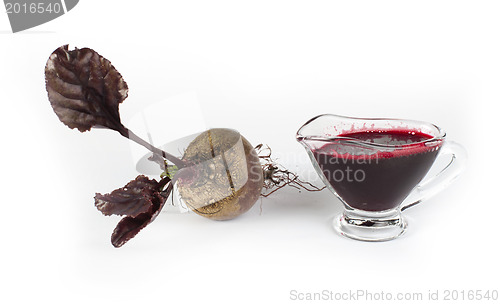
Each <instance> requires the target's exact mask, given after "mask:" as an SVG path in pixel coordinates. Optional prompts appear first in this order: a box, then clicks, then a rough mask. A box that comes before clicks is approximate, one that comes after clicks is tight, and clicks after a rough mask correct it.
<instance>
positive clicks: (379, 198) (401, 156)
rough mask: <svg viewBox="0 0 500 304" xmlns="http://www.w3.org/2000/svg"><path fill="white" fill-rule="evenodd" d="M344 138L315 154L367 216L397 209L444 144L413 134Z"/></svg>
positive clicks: (397, 132) (340, 190)
mask: <svg viewBox="0 0 500 304" xmlns="http://www.w3.org/2000/svg"><path fill="white" fill-rule="evenodd" d="M339 136H341V137H342V138H335V139H334V140H332V141H330V142H328V143H326V144H325V145H323V146H320V147H319V148H317V149H315V150H313V154H314V157H315V158H316V160H317V162H318V164H319V167H320V168H321V170H322V171H323V174H324V175H325V177H326V179H327V180H328V181H329V182H330V184H331V185H332V187H333V188H334V189H335V191H336V192H337V194H338V195H339V196H340V197H341V198H342V199H343V200H344V202H346V203H347V204H348V205H349V206H351V207H353V208H356V209H361V210H366V211H384V210H389V209H393V208H395V207H397V206H398V205H399V204H400V203H401V202H402V201H403V200H404V199H405V198H406V196H408V194H409V193H410V191H411V190H412V189H413V188H414V187H415V186H416V185H417V184H418V183H419V182H420V181H421V180H422V178H423V177H424V176H425V174H426V173H427V171H428V170H429V168H430V167H431V166H432V164H433V162H434V160H435V159H436V156H437V154H438V152H439V148H440V146H441V142H440V141H438V142H437V143H436V142H434V143H433V144H431V145H429V142H428V140H429V139H431V138H432V136H430V135H427V134H423V133H420V132H417V131H412V130H399V129H397V130H388V131H378V130H375V131H374V130H370V131H362V132H352V133H344V134H342V135H339ZM347 138H350V139H347ZM359 142H364V143H367V144H368V145H363V144H361V145H360V144H359ZM371 144H374V145H371ZM377 144H378V145H384V147H381V148H380V149H379V148H377V147H376V145H377ZM388 145H389V146H390V147H389V146H388Z"/></svg>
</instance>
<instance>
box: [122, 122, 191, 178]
mask: <svg viewBox="0 0 500 304" xmlns="http://www.w3.org/2000/svg"><path fill="white" fill-rule="evenodd" d="M119 132H120V134H121V135H122V136H124V137H126V138H128V139H130V140H133V141H135V142H136V143H138V144H139V145H141V146H143V147H145V148H146V149H148V150H149V151H151V152H153V153H155V154H158V155H160V156H161V157H163V158H165V159H166V160H168V161H170V162H172V163H173V164H174V165H176V166H177V168H179V169H181V168H184V167H185V166H186V163H185V162H184V161H182V160H181V159H179V158H177V157H175V156H173V155H172V154H170V153H167V152H165V151H163V150H161V149H159V148H157V147H155V146H153V145H151V144H150V143H148V142H147V141H145V140H144V139H142V138H140V137H139V136H137V135H136V134H135V133H134V132H132V131H130V130H129V129H127V128H125V127H124V128H123V129H122V130H119Z"/></svg>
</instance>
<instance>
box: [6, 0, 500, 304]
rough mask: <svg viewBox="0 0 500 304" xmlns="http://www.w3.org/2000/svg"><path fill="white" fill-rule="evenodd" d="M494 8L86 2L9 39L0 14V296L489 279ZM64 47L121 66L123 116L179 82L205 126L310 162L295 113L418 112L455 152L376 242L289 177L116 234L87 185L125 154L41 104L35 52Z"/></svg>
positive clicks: (268, 291)
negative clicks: (454, 161) (396, 233)
mask: <svg viewBox="0 0 500 304" xmlns="http://www.w3.org/2000/svg"><path fill="white" fill-rule="evenodd" d="M499 15H500V5H499V4H498V2H496V1H331V0H329V1H274V0H266V1H258V0H254V1H140V2H139V1H119V2H118V1H96V0H93V1H90V0H88V1H80V3H79V4H78V5H77V6H76V7H75V8H74V9H73V10H72V11H70V12H68V13H67V14H66V15H64V16H62V17H60V18H58V19H56V20H53V21H51V22H49V23H47V24H44V25H41V26H38V27H36V28H33V29H31V30H27V31H25V32H21V33H17V34H12V33H11V32H10V26H9V23H8V19H7V15H6V14H4V13H3V12H2V14H0V31H1V32H0V102H1V105H2V107H1V112H0V113H1V119H0V130H1V132H2V133H1V135H2V136H1V138H2V143H1V150H0V157H1V159H2V162H3V164H2V175H3V179H2V188H1V189H2V195H1V197H2V198H1V209H0V210H1V212H2V219H1V221H0V227H1V234H0V235H1V239H0V249H1V250H0V265H1V270H0V278H2V281H3V282H2V283H1V285H0V302H2V303H40V302H46V303H117V302H120V303H138V302H140V303H187V302H190V303H203V302H205V303H216V302H217V303H260V302H266V303H288V302H299V301H291V300H290V291H291V290H297V291H298V292H321V291H322V290H324V289H326V290H331V291H334V292H346V291H349V290H353V289H354V290H355V289H367V290H368V291H371V292H380V291H384V292H386V293H387V292H392V293H397V292H422V293H423V294H424V296H425V297H426V296H427V293H428V291H429V290H439V291H440V295H443V292H444V290H445V289H457V290H462V289H465V290H469V289H472V290H476V289H482V290H486V289H496V290H498V289H500V286H499V281H498V272H499V271H500V267H499V262H498V257H499V254H500V252H499V250H498V245H497V244H498V240H499V239H498V232H499V223H498V221H497V217H498V214H500V207H499V199H498V191H497V188H498V172H499V169H500V168H499V161H498V155H497V154H498V151H499V148H500V147H499V144H498V123H497V121H498V115H499V110H498V106H496V104H498V102H499V98H500V90H499V88H500V72H499V71H500V56H499V54H500V40H499V36H500V35H499V32H500V18H499V17H498V16H499ZM67 43H69V44H70V47H71V48H72V47H74V46H77V47H91V48H93V49H95V50H97V51H98V52H99V53H100V54H101V55H103V56H105V57H106V58H108V59H110V60H111V61H112V63H113V64H114V66H115V67H116V68H117V69H118V70H119V71H120V72H121V74H122V75H123V76H124V78H125V80H126V81H127V83H128V85H129V87H130V93H129V98H128V99H127V100H126V101H125V102H124V103H123V105H122V106H121V108H120V111H121V115H122V120H123V121H124V122H126V121H128V120H130V119H131V118H132V117H134V115H136V114H137V113H139V112H140V111H141V110H143V109H145V108H146V107H147V106H149V105H152V104H154V103H157V102H159V101H164V100H168V99H169V98H174V97H175V96H178V95H180V94H196V96H197V97H196V100H197V102H198V103H199V105H200V106H201V111H202V113H203V117H204V120H205V121H204V122H203V124H202V125H205V126H206V127H214V126H222V127H230V128H234V129H237V130H239V131H240V132H241V133H242V134H243V135H244V136H246V137H247V138H248V139H249V140H250V141H251V142H252V143H253V144H255V145H256V144H257V143H267V144H269V145H270V146H272V147H273V150H274V152H275V153H276V156H282V160H283V161H284V162H285V163H286V164H287V165H288V166H289V167H290V169H294V170H298V171H300V172H303V173H305V174H306V175H307V174H309V175H311V176H313V175H312V174H310V172H312V168H311V166H310V164H308V162H307V159H306V155H305V151H304V150H303V148H302V147H301V146H300V145H299V144H298V143H297V142H296V141H295V138H294V135H295V132H296V130H297V129H298V128H299V127H300V126H301V125H302V124H303V123H304V122H305V121H306V120H308V119H309V118H311V117H313V116H315V115H317V114H321V113H334V114H340V115H350V116H360V117H398V118H409V119H417V120H424V121H430V122H433V123H435V124H437V125H439V126H441V127H443V128H444V129H446V130H447V132H448V137H449V139H451V140H455V141H457V142H460V143H462V144H463V145H464V146H465V147H466V148H467V150H468V152H469V162H468V167H467V170H466V171H465V172H464V174H463V175H462V176H461V178H460V179H458V180H457V181H456V182H455V183H454V184H453V185H452V186H450V187H449V188H447V189H446V190H445V191H443V192H442V193H440V194H439V195H437V196H435V197H434V198H432V199H430V200H429V201H427V202H425V203H424V204H422V205H420V206H417V207H415V208H412V209H409V210H408V211H407V212H406V215H407V216H408V218H409V221H410V227H409V230H408V233H407V234H406V235H404V236H403V237H402V238H400V239H397V240H395V241H391V242H385V243H364V242H356V241H351V240H347V239H343V238H341V237H339V236H338V235H336V234H334V232H333V230H332V228H331V225H330V221H331V219H332V216H333V215H334V214H335V213H338V212H339V211H340V210H341V206H340V203H339V202H338V201H337V200H336V199H334V198H333V195H332V194H331V193H329V192H327V191H323V192H321V193H307V192H302V193H298V192H297V191H295V190H293V189H292V190H287V191H282V192H280V193H277V194H276V195H274V196H272V197H270V198H269V199H263V200H262V202H257V204H256V205H255V207H254V208H253V209H252V210H251V211H250V212H248V213H246V214H245V215H243V216H241V217H239V218H237V219H235V220H232V221H227V222H213V221H210V220H207V219H205V218H202V217H200V216H197V215H195V214H192V213H189V214H176V213H163V214H161V215H160V216H159V217H158V219H157V220H156V221H155V222H154V223H153V224H151V225H150V226H149V227H147V228H146V229H145V230H144V231H142V232H141V233H140V234H139V235H138V236H137V237H136V238H135V239H133V240H132V241H130V242H129V243H128V244H126V245H125V246H124V247H122V248H120V249H115V248H113V247H112V245H111V244H110V241H109V238H110V235H111V232H112V230H113V228H114V226H115V225H116V223H117V222H118V220H119V219H118V218H116V217H104V216H102V215H101V214H100V213H99V212H98V211H97V210H96V209H95V207H94V206H93V196H94V194H95V192H101V193H107V192H109V191H111V190H113V189H115V188H117V187H121V186H123V185H124V184H125V183H127V182H128V181H129V180H131V179H133V178H134V177H135V176H136V175H137V172H136V171H135V162H134V159H133V158H132V154H131V153H130V145H129V143H128V142H127V140H126V139H124V138H122V137H120V136H119V135H118V134H117V133H113V132H111V131H107V130H94V131H92V132H90V133H85V134H81V133H79V132H77V131H75V130H70V129H68V128H66V127H65V126H64V125H62V124H61V123H60V122H59V121H58V119H57V117H56V116H55V114H54V113H53V111H52V109H51V107H50V105H49V102H48V100H47V94H46V91H45V85H44V73H43V71H44V65H45V62H46V60H47V58H48V56H49V55H50V53H51V52H52V51H53V50H54V49H55V48H57V47H59V46H60V45H63V44H67ZM179 109H182V113H177V111H179V112H181V111H180V110H179ZM164 111H165V119H164V121H163V123H162V124H160V125H156V127H155V128H156V132H157V134H158V133H161V134H168V132H169V129H182V128H183V126H184V125H185V126H186V129H190V128H192V126H193V125H198V124H199V123H200V121H199V120H196V121H195V119H193V120H190V119H189V118H187V119H186V118H184V117H186V116H188V117H189V113H186V109H185V107H177V105H176V104H175V102H174V103H166V104H165V107H164ZM194 112H196V110H195V109H193V113H194ZM179 117H183V118H182V120H181V119H179ZM193 117H197V116H196V115H193ZM200 131H201V130H200ZM261 208H262V211H261ZM486 302H487V301H486Z"/></svg>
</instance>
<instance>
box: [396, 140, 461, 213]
mask: <svg viewBox="0 0 500 304" xmlns="http://www.w3.org/2000/svg"><path fill="white" fill-rule="evenodd" d="M447 156H448V157H450V156H451V159H450V161H449V162H448V164H447V165H446V166H445V167H444V168H443V169H441V171H439V173H437V174H436V175H434V176H432V177H429V178H426V179H425V180H424V181H422V182H420V184H418V185H417V187H415V189H413V191H412V192H411V193H410V195H408V197H407V198H406V199H405V200H404V201H403V203H402V204H401V211H403V210H406V209H408V208H410V207H412V206H415V205H416V204H418V203H420V202H422V201H423V200H426V199H428V198H430V197H431V196H433V195H435V194H437V193H438V192H441V190H443V189H444V188H446V187H447V186H448V185H449V184H450V183H451V182H452V181H453V180H455V178H457V177H458V175H460V173H461V172H462V171H463V170H464V169H465V163H466V161H467V152H466V151H465V149H464V148H463V147H462V146H461V145H460V144H457V143H456V142H453V141H447V142H445V143H444V144H443V146H442V147H441V151H439V155H438V158H437V159H440V158H443V157H447Z"/></svg>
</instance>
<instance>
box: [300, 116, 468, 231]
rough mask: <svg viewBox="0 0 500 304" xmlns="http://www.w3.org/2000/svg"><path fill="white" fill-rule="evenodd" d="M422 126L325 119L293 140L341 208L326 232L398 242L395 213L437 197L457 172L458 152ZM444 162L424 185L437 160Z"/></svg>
mask: <svg viewBox="0 0 500 304" xmlns="http://www.w3.org/2000/svg"><path fill="white" fill-rule="evenodd" d="M445 138H446V134H445V132H444V131H443V130H442V129H441V128H439V127H437V126H435V125H433V124H430V123H426V122H421V121H413V120H401V119H380V118H376V119H373V118H369V119H366V118H354V117H344V116H338V115H331V114H325V115H320V116H317V117H314V118H312V119H311V120H309V121H308V122H306V123H305V124H304V125H303V126H302V127H301V128H300V129H299V130H298V132H297V141H299V142H300V143H301V144H302V145H303V146H304V147H305V148H306V151H307V153H308V155H309V157H310V159H311V162H312V164H313V166H314V168H315V169H316V171H317V173H318V174H319V176H320V177H321V179H322V180H323V182H324V183H325V185H326V186H327V187H328V188H329V189H330V190H331V191H332V192H333V193H334V194H335V195H336V196H337V197H338V198H339V199H340V201H341V202H342V203H343V205H344V211H343V212H342V214H340V215H338V216H337V217H335V219H334V221H333V226H334V228H335V230H336V231H337V232H339V233H340V234H341V235H344V236H346V237H349V238H352V239H356V240H363V241H386V240H391V239H394V238H397V237H398V236H400V235H402V234H403V233H404V232H405V230H406V228H407V221H406V220H405V218H404V217H403V216H402V214H401V211H403V210H405V209H406V208H408V207H410V206H413V205H415V204H417V203H419V202H421V201H422V200H424V199H427V198H429V197H430V196H432V195H434V194H436V193H437V192H439V191H441V190H443V189H444V188H445V187H446V186H447V185H448V184H449V183H450V182H451V181H453V180H454V179H455V178H456V177H457V176H458V175H459V174H460V172H461V171H462V170H463V169H464V166H465V160H466V152H465V150H464V148H463V147H462V146H460V145H459V144H456V143H454V142H450V141H446V139H445ZM438 157H439V158H441V157H443V158H445V159H446V158H449V162H447V165H446V166H444V168H443V169H441V170H440V171H438V173H437V174H435V175H434V176H430V177H426V178H425V180H424V181H423V179H424V177H425V176H426V174H427V172H428V171H429V169H430V168H431V167H432V166H433V164H434V161H435V160H436V159H437V158H438Z"/></svg>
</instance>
